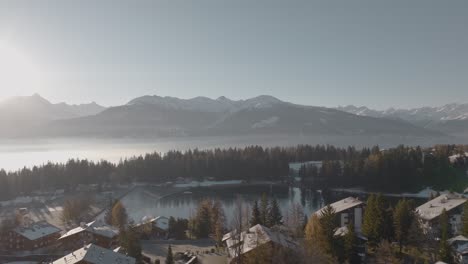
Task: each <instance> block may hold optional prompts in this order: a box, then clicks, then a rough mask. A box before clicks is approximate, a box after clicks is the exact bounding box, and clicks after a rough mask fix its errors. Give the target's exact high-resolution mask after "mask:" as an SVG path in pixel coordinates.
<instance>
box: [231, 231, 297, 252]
mask: <svg viewBox="0 0 468 264" xmlns="http://www.w3.org/2000/svg"><path fill="white" fill-rule="evenodd" d="M236 234H237V232H230V233H228V234H226V235H225V236H224V238H225V241H226V244H227V247H228V250H229V254H230V256H231V257H237V256H236V254H237V252H236V245H239V243H242V244H243V245H242V252H241V253H240V254H241V255H242V254H245V253H247V252H249V251H251V250H254V249H255V248H256V247H258V246H260V245H263V244H266V243H268V242H273V243H274V244H276V245H279V246H282V247H285V248H289V249H292V250H296V249H297V247H298V245H297V244H296V243H295V242H294V241H292V240H290V239H288V238H287V237H286V236H285V235H283V234H281V233H279V232H275V231H273V230H271V229H270V228H268V227H265V226H262V225H255V226H253V227H251V228H249V230H248V231H244V232H242V233H241V234H240V236H237V235H236ZM224 238H223V239H224Z"/></svg>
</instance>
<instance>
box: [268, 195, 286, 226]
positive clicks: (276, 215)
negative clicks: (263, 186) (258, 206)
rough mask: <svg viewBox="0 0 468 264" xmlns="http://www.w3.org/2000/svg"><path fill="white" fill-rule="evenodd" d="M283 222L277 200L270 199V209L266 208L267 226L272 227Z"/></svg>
mask: <svg viewBox="0 0 468 264" xmlns="http://www.w3.org/2000/svg"><path fill="white" fill-rule="evenodd" d="M282 224H283V215H282V214H281V210H280V208H279V205H278V200H276V199H272V200H271V202H270V210H268V216H267V226H268V227H272V226H275V225H282Z"/></svg>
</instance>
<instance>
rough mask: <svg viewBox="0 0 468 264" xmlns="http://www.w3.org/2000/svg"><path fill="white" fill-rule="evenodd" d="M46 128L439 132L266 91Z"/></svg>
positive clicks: (150, 100) (143, 104)
mask: <svg viewBox="0 0 468 264" xmlns="http://www.w3.org/2000/svg"><path fill="white" fill-rule="evenodd" d="M48 129H49V132H48V134H56V135H58V136H63V135H67V136H70V135H72V136H78V135H93V136H94V135H99V136H137V137H138V136H220V135H223V136H224V135H229V136H231V135H246V134H256V135H259V134H260V135H262V134H283V135H291V136H298V135H307V134H313V135H403V136H406V135H416V136H419V135H421V136H424V135H439V133H436V132H433V131H430V130H427V129H424V128H420V127H417V126H414V125H412V124H408V123H407V122H402V121H399V120H388V119H380V118H373V117H367V116H358V115H354V114H350V113H346V112H343V111H339V110H336V109H330V108H324V107H314V106H304V105H297V104H293V103H289V102H284V101H281V100H279V99H277V98H275V97H272V96H268V95H261V96H257V97H254V98H250V99H245V100H231V99H228V98H226V97H219V98H217V99H210V98H207V97H195V98H192V99H180V98H175V97H161V96H143V97H139V98H136V99H133V100H131V101H130V102H128V103H127V104H125V105H122V106H117V107H111V108H108V109H106V110H104V111H102V112H101V113H99V114H97V115H94V116H86V117H82V118H77V119H72V120H61V121H57V122H55V123H54V124H53V125H52V126H50V127H48Z"/></svg>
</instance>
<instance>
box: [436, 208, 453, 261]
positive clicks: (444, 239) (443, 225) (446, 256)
mask: <svg viewBox="0 0 468 264" xmlns="http://www.w3.org/2000/svg"><path fill="white" fill-rule="evenodd" d="M439 219H440V220H439V221H440V245H439V259H440V260H442V261H444V262H446V263H452V260H453V258H452V247H451V246H450V245H449V243H448V238H449V232H450V231H449V228H450V224H449V217H448V214H447V211H446V210H445V208H444V209H443V210H442V214H441V215H440V216H439Z"/></svg>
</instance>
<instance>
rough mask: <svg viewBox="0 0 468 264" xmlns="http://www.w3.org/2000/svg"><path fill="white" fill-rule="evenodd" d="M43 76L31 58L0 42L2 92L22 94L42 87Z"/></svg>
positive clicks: (0, 81)
mask: <svg viewBox="0 0 468 264" xmlns="http://www.w3.org/2000/svg"><path fill="white" fill-rule="evenodd" d="M41 83H42V81H41V74H40V72H39V70H38V68H37V67H36V66H35V65H34V64H33V63H32V61H31V60H30V58H28V57H27V56H25V54H24V53H23V52H21V51H20V50H18V49H16V48H15V47H14V46H12V45H9V44H8V43H6V42H1V41H0V91H10V92H12V93H22V92H27V91H28V90H31V89H33V90H36V89H38V88H39V86H41Z"/></svg>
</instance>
